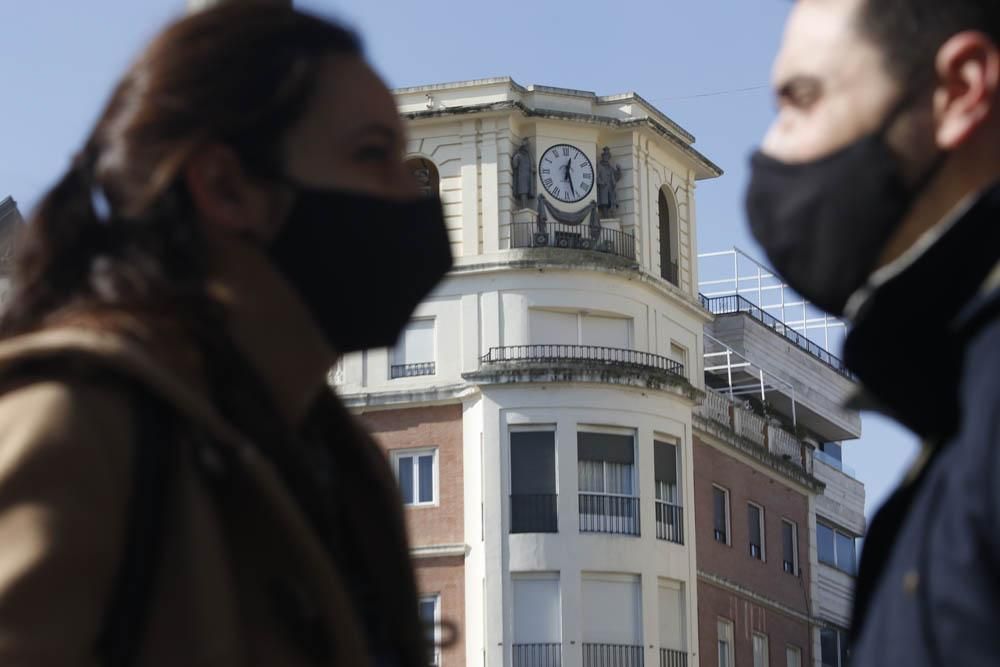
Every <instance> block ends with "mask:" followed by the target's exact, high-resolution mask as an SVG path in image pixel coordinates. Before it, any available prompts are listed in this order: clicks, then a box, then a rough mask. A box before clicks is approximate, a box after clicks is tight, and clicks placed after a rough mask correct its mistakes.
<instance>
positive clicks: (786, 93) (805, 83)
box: [774, 74, 823, 99]
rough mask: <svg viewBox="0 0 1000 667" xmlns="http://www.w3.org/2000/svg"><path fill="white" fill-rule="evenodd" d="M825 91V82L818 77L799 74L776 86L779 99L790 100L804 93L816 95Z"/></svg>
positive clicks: (775, 90) (775, 91)
mask: <svg viewBox="0 0 1000 667" xmlns="http://www.w3.org/2000/svg"><path fill="white" fill-rule="evenodd" d="M822 89H823V82H822V81H820V79H819V78H818V77H815V76H811V75H808V74H797V75H794V76H791V77H789V78H787V79H785V80H784V81H781V82H779V83H778V84H776V85H775V88H774V94H775V95H776V96H777V97H778V99H789V98H793V97H796V96H799V95H802V94H803V93H806V94H815V93H818V92H820V91H821V90H822Z"/></svg>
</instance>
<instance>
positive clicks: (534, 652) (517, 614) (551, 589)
mask: <svg viewBox="0 0 1000 667" xmlns="http://www.w3.org/2000/svg"><path fill="white" fill-rule="evenodd" d="M511 579H512V581H513V588H514V619H513V620H514V655H515V656H518V655H519V654H520V655H521V657H523V658H526V660H516V662H521V663H523V664H528V665H530V664H531V662H530V658H531V657H532V656H539V655H547V654H551V653H552V651H551V649H550V648H549V647H551V646H552V645H553V644H558V643H559V642H561V641H562V639H561V637H562V620H561V616H562V614H561V610H560V602H559V573H558V572H512V573H511Z"/></svg>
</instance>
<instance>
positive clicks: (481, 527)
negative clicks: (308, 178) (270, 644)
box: [332, 78, 721, 667]
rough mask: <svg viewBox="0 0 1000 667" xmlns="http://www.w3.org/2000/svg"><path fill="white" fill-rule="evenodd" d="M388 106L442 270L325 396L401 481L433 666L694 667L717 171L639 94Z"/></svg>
mask: <svg viewBox="0 0 1000 667" xmlns="http://www.w3.org/2000/svg"><path fill="white" fill-rule="evenodd" d="M395 94H396V100H397V103H398V105H399V110H400V113H401V114H402V117H403V119H404V121H405V123H406V126H407V131H408V135H409V136H408V143H407V146H406V151H407V164H408V165H409V168H410V170H411V172H412V174H413V176H414V178H415V179H416V180H417V182H418V183H419V184H420V187H421V188H422V189H423V190H425V191H426V192H428V193H437V194H439V195H440V197H441V200H442V203H443V206H444V217H445V221H446V226H447V228H448V234H449V238H450V240H451V248H452V254H453V255H454V257H455V266H454V269H453V270H452V272H451V273H450V274H449V276H448V277H447V278H446V279H445V280H444V281H443V282H442V284H441V285H440V286H439V287H438V288H437V289H436V290H435V292H434V294H432V295H431V296H430V297H429V298H428V299H427V300H426V301H425V302H424V303H423V304H421V305H420V307H419V308H418V309H417V311H416V313H415V314H414V316H413V320H412V321H411V323H410V325H409V326H408V327H407V329H406V331H405V332H404V333H403V335H402V336H401V338H400V340H399V342H398V343H397V344H396V345H395V346H394V347H393V348H391V349H380V350H368V351H365V352H362V353H358V354H353V355H349V356H348V357H346V358H345V359H343V361H342V362H341V363H340V364H339V365H338V367H337V368H336V369H335V370H334V372H333V374H332V381H333V383H334V384H335V386H336V388H337V390H338V392H339V393H340V394H341V396H342V397H343V399H344V401H345V403H346V404H347V405H348V407H350V408H352V409H353V410H354V411H356V412H357V413H359V414H360V415H361V416H362V418H363V419H364V420H365V421H366V422H367V423H368V426H369V427H370V429H371V430H372V431H373V433H374V434H375V435H376V436H377V437H378V439H379V440H380V442H381V443H382V445H383V447H384V448H385V449H386V451H387V456H388V458H389V461H390V463H391V465H392V467H393V469H394V471H395V473H396V476H397V478H398V479H399V482H400V489H401V493H402V496H403V501H404V503H405V504H406V505H407V520H408V522H409V529H410V535H411V538H412V541H413V544H412V549H413V556H414V559H415V563H416V565H417V576H418V583H419V586H420V590H421V602H420V610H421V613H422V614H424V615H425V618H426V619H427V621H428V625H429V626H438V627H441V628H442V630H441V631H438V632H436V633H435V635H434V639H435V640H440V641H442V644H443V645H442V646H441V647H440V650H439V651H437V652H435V653H434V655H433V656H432V661H433V663H434V664H436V665H444V666H447V665H456V666H457V665H469V666H471V665H486V666H487V667H552V666H554V665H560V664H562V665H584V666H588V667H589V666H596V665H621V666H622V667H638V666H639V665H642V664H647V665H654V664H669V665H671V666H678V667H679V666H682V665H689V664H690V665H694V664H698V656H697V647H698V629H697V625H698V624H697V618H698V613H697V610H698V607H697V595H698V593H697V589H698V586H697V579H698V578H697V571H698V570H697V565H696V561H695V548H694V542H695V539H694V538H695V535H694V529H693V525H694V520H693V519H694V517H693V508H694V504H695V500H694V498H695V496H694V493H695V481H694V472H693V460H694V444H693V436H692V432H693V424H694V417H693V413H694V410H695V406H696V405H697V403H698V402H699V400H700V396H701V393H702V392H703V390H704V368H703V362H702V359H703V352H704V325H705V323H706V322H709V321H710V320H711V315H710V314H709V313H708V312H707V311H706V310H705V309H704V308H703V307H702V305H701V301H700V300H699V298H698V290H697V275H696V273H697V269H696V266H695V257H696V255H695V247H696V239H695V236H696V234H695V221H696V219H695V187H696V183H697V182H698V181H700V180H702V179H707V178H714V177H716V176H718V175H719V174H720V173H721V172H720V170H719V169H718V167H716V166H715V165H714V164H713V163H712V162H711V161H710V160H709V159H708V158H706V157H705V156H704V155H702V154H701V153H700V152H699V151H698V150H697V149H696V148H695V147H694V138H693V137H692V136H691V135H690V134H688V133H687V132H686V131H684V130H683V129H682V128H681V127H680V126H678V125H677V124H676V123H674V122H673V121H672V120H671V119H670V118H669V117H667V116H666V115H665V114H663V113H662V112H661V111H659V110H658V109H656V108H655V107H653V106H652V105H651V104H649V103H648V102H646V101H645V100H644V99H643V98H641V97H639V96H638V95H636V94H634V93H626V94H622V95H610V96H599V95H595V94H594V93H590V92H587V91H580V90H571V89H566V88H554V87H549V86H521V85H519V84H518V83H516V82H514V81H512V80H511V79H509V78H498V79H485V80H477V81H466V82H460V83H450V84H437V85H431V86H421V87H416V88H405V89H401V90H397V91H395ZM372 271H392V267H372ZM399 279H400V280H405V279H406V277H405V276H399ZM362 288H363V287H359V289H362ZM345 316H353V314H345ZM442 620H445V621H451V622H454V623H456V624H457V625H458V626H459V628H460V632H459V633H458V635H457V639H456V641H455V642H453V643H448V642H445V641H444V640H445V639H446V638H447V636H448V635H449V634H450V633H446V632H444V626H443V624H442V623H440V622H439V621H442ZM664 661H666V662H664Z"/></svg>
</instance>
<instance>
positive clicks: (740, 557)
mask: <svg viewBox="0 0 1000 667" xmlns="http://www.w3.org/2000/svg"><path fill="white" fill-rule="evenodd" d="M725 447H726V446H725V445H721V446H720V447H718V448H716V447H713V446H711V445H709V444H706V443H705V442H703V441H702V440H701V439H699V438H698V437H697V436H696V437H695V438H694V493H695V523H696V529H695V535H696V540H697V548H698V570H699V571H701V572H705V573H707V574H708V575H709V576H715V577H719V578H721V579H724V580H726V581H728V582H731V583H732V584H734V585H735V586H736V587H738V588H740V589H744V590H746V591H750V592H752V593H753V594H754V595H755V596H759V597H758V598H755V597H754V596H751V595H745V594H742V593H739V592H736V591H735V590H733V589H732V588H725V587H722V586H720V585H719V584H717V583H712V582H710V581H706V580H705V578H701V579H700V580H699V582H698V617H699V637H700V644H701V646H700V655H701V663H702V664H705V665H716V664H718V636H717V627H718V619H719V618H720V617H722V618H725V619H728V620H730V621H732V622H733V629H734V632H733V635H734V641H735V647H734V651H735V659H736V664H737V665H752V664H753V649H752V639H751V637H752V633H753V632H762V633H764V634H766V635H767V636H768V643H769V651H770V658H771V664H773V665H784V664H785V646H786V645H793V646H797V647H799V648H800V649H801V652H802V664H803V665H808V664H811V662H812V651H811V642H810V639H809V637H810V633H809V627H808V624H807V623H806V622H805V621H804V620H802V619H801V618H797V617H796V616H795V615H794V614H789V613H785V612H782V611H781V610H780V609H781V608H782V607H784V608H788V609H791V610H794V611H796V612H799V613H800V614H802V616H806V615H808V609H809V604H808V591H809V581H810V579H809V578H810V576H811V572H810V570H809V540H810V535H809V502H808V498H807V496H806V494H805V492H804V491H802V490H799V488H797V486H796V485H795V484H794V483H793V482H791V481H790V480H786V479H785V478H784V477H782V476H781V474H780V473H778V472H776V471H775V472H773V473H765V472H762V471H761V470H759V469H757V468H754V467H753V466H751V465H749V464H748V463H744V462H743V461H742V460H740V459H739V458H737V455H736V453H735V451H734V452H733V453H732V454H730V453H728V452H727V451H726V449H725ZM713 485H717V486H720V487H722V488H724V489H726V490H728V491H729V508H730V544H728V545H727V544H722V543H720V542H718V541H716V539H715V534H714V500H713ZM749 503H753V504H755V505H758V506H760V507H762V508H763V509H764V557H765V560H763V561H761V560H757V559H754V558H751V556H750V528H749V517H748V504H749ZM782 519H787V520H790V521H792V522H794V523H795V525H796V527H797V529H798V545H797V547H798V562H799V569H800V574H799V576H796V575H794V574H789V573H787V572H785V571H784V569H783V567H782V560H783V553H782V552H783V549H782ZM760 598H763V599H764V600H768V601H773V602H774V603H777V604H770V605H769V604H766V603H764V602H763V601H762V600H761V599H760Z"/></svg>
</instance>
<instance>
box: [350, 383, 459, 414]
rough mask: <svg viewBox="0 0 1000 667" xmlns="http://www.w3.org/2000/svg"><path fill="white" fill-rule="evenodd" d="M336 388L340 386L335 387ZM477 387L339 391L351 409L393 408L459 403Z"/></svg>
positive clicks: (455, 386)
mask: <svg viewBox="0 0 1000 667" xmlns="http://www.w3.org/2000/svg"><path fill="white" fill-rule="evenodd" d="M333 388H334V390H337V389H338V388H337V387H336V386H334V387H333ZM475 391H476V388H475V387H473V386H470V385H468V384H466V383H464V382H463V383H461V384H450V385H445V386H439V387H413V388H411V389H397V390H390V391H371V392H359V393H347V392H344V393H342V392H340V391H338V392H337V394H338V396H340V400H341V401H342V402H343V404H344V405H345V406H346V407H347V408H348V409H349V410H356V411H357V410H361V411H363V410H365V409H370V410H378V409H391V408H398V407H400V406H405V407H414V408H416V407H424V406H428V405H447V404H450V403H458V402H460V401H461V400H462V399H463V398H465V397H466V396H468V395H469V394H471V393H474V392H475Z"/></svg>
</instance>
